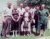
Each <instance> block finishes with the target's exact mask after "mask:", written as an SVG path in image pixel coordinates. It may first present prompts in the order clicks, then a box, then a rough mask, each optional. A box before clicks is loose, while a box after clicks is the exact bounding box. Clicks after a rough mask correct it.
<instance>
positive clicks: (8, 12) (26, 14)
mask: <svg viewBox="0 0 50 39" xmlns="http://www.w3.org/2000/svg"><path fill="white" fill-rule="evenodd" d="M11 6H12V4H11V3H8V4H7V7H6V9H5V10H4V13H3V16H4V20H3V26H2V32H1V34H2V36H5V37H6V35H9V34H10V32H13V35H17V34H20V33H22V34H24V35H29V34H32V32H33V29H34V28H35V30H36V31H35V34H36V35H41V36H43V34H44V31H45V29H46V28H47V22H48V16H49V11H48V9H47V8H46V6H45V4H41V5H35V6H26V7H25V6H24V4H23V3H21V4H20V6H18V7H16V6H15V5H13V7H12V8H11Z"/></svg>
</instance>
